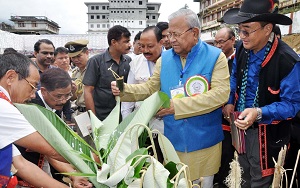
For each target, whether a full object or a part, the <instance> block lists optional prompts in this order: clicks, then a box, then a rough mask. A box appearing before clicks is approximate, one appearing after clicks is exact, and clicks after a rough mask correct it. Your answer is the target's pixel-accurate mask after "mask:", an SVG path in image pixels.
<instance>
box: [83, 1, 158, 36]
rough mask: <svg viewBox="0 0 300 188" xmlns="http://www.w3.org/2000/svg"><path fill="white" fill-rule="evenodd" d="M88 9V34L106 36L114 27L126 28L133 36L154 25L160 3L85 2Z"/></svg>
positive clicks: (156, 20)
mask: <svg viewBox="0 0 300 188" xmlns="http://www.w3.org/2000/svg"><path fill="white" fill-rule="evenodd" d="M85 5H86V6H87V7H88V13H87V15H88V33H89V34H102V35H105V36H106V35H107V31H108V29H109V28H111V27H113V26H114V25H121V26H123V27H126V28H127V29H128V30H129V31H130V32H131V35H132V36H134V35H135V34H137V33H138V32H139V31H142V30H143V29H144V28H146V27H147V26H150V25H156V23H157V22H158V17H159V13H158V11H159V9H160V5H161V3H148V0H130V1H129V0H128V1H127V0H109V1H108V2H85Z"/></svg>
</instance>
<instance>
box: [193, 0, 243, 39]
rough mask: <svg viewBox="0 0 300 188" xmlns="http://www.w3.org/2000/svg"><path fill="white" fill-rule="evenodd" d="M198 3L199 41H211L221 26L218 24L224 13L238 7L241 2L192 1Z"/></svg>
mask: <svg viewBox="0 0 300 188" xmlns="http://www.w3.org/2000/svg"><path fill="white" fill-rule="evenodd" d="M194 2H199V3H200V12H199V13H198V16H199V19H200V22H201V25H202V28H201V32H202V33H201V39H202V40H209V39H213V38H214V36H215V34H216V32H217V30H218V29H219V28H220V25H221V24H222V23H221V22H220V20H221V18H222V17H223V15H224V13H225V12H226V11H227V10H228V9H230V8H235V7H240V5H241V3H242V0H194Z"/></svg>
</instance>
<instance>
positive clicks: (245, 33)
mask: <svg viewBox="0 0 300 188" xmlns="http://www.w3.org/2000/svg"><path fill="white" fill-rule="evenodd" d="M263 27H264V26H262V27H259V28H257V29H255V30H253V31H245V30H241V29H239V30H238V33H239V35H241V33H242V34H243V35H244V36H245V37H249V35H250V34H251V33H254V32H256V31H258V30H259V29H262V28H263Z"/></svg>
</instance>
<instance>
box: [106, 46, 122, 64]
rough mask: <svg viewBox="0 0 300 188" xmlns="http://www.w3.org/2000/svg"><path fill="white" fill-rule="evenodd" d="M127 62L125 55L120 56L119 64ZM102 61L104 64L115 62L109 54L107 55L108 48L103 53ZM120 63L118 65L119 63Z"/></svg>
mask: <svg viewBox="0 0 300 188" xmlns="http://www.w3.org/2000/svg"><path fill="white" fill-rule="evenodd" d="M127 60H128V58H127V57H126V56H125V55H123V54H122V55H121V58H120V61H121V62H124V61H127ZM104 61H105V62H110V61H115V60H113V58H112V57H111V55H110V53H109V48H107V49H106V50H105V52H104ZM121 62H120V63H121Z"/></svg>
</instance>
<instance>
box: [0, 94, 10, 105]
mask: <svg viewBox="0 0 300 188" xmlns="http://www.w3.org/2000/svg"><path fill="white" fill-rule="evenodd" d="M0 98H2V99H4V100H6V101H8V102H9V103H10V104H13V103H12V102H11V101H10V100H9V98H8V97H7V96H6V95H5V94H4V93H3V92H2V91H0Z"/></svg>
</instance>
